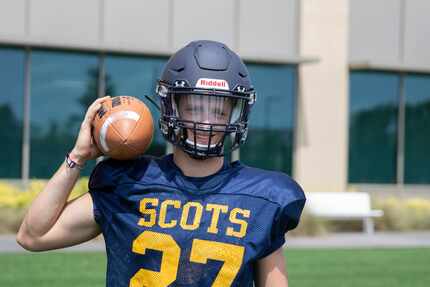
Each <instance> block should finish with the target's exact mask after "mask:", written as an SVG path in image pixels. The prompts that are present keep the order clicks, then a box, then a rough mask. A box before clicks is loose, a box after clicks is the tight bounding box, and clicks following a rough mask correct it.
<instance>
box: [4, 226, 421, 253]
mask: <svg viewBox="0 0 430 287" xmlns="http://www.w3.org/2000/svg"><path fill="white" fill-rule="evenodd" d="M286 247H287V248H376V247H377V248H405V247H410V248H412V247H429V248H430V231H424V232H405V233H404V232H402V233H400V232H376V233H375V234H373V235H368V234H364V233H335V234H328V235H325V236H318V237H288V236H287V243H286ZM104 250H105V246H104V241H103V240H92V241H90V242H87V243H83V244H81V245H78V246H74V247H69V248H64V249H62V250H61V251H65V252H69V251H104ZM3 252H27V251H25V250H24V249H23V248H22V247H21V246H19V245H18V244H17V243H16V241H15V236H14V235H0V253H3ZM54 252H58V250H56V251H54Z"/></svg>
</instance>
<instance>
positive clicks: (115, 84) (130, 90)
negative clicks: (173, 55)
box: [106, 56, 167, 156]
mask: <svg viewBox="0 0 430 287" xmlns="http://www.w3.org/2000/svg"><path fill="white" fill-rule="evenodd" d="M166 60H167V58H155V57H127V56H108V57H106V90H107V93H108V94H110V95H113V96H118V95H129V96H134V97H137V98H139V99H140V100H142V101H143V102H145V104H146V105H147V106H148V108H149V109H150V110H151V113H152V117H153V120H154V138H153V140H152V144H151V146H150V147H149V149H148V151H147V152H146V154H150V155H154V156H162V155H164V154H165V153H166V143H165V140H164V138H163V136H162V135H161V133H160V130H159V128H158V119H159V117H160V113H159V111H158V110H157V108H155V107H154V105H153V104H152V103H150V102H149V101H148V100H147V99H146V98H145V95H155V92H154V91H155V85H156V82H157V80H158V79H159V77H160V75H161V71H162V69H163V67H164V64H165V62H166ZM154 98H155V97H154ZM157 102H158V101H157Z"/></svg>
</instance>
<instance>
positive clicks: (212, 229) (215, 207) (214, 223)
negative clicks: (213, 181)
mask: <svg viewBox="0 0 430 287" xmlns="http://www.w3.org/2000/svg"><path fill="white" fill-rule="evenodd" d="M227 210H228V206H227V205H221V204H212V203H208V204H207V205H206V211H213V212H212V218H211V225H210V226H209V228H208V232H209V233H213V234H217V233H218V219H219V215H220V213H221V212H222V213H227Z"/></svg>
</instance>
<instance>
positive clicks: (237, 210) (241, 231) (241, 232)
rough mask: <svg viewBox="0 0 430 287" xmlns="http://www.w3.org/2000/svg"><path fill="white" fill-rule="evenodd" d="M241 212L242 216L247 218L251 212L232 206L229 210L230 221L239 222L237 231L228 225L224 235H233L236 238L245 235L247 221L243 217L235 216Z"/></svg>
mask: <svg viewBox="0 0 430 287" xmlns="http://www.w3.org/2000/svg"><path fill="white" fill-rule="evenodd" d="M238 214H241V215H242V216H243V217H244V218H249V216H250V214H251V212H250V211H249V210H248V209H241V208H234V209H233V210H232V211H231V212H230V222H231V223H234V224H239V225H240V229H239V231H235V230H234V229H233V227H228V228H227V231H226V235H228V236H234V237H238V238H243V237H244V236H245V235H246V229H247V228H248V222H246V221H245V220H243V219H239V218H237V215H238Z"/></svg>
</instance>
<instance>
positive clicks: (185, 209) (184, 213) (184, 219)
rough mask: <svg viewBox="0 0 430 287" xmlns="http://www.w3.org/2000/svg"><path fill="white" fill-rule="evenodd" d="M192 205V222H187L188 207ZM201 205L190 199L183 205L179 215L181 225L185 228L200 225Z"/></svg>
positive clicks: (192, 228) (194, 228)
mask: <svg viewBox="0 0 430 287" xmlns="http://www.w3.org/2000/svg"><path fill="white" fill-rule="evenodd" d="M191 207H194V208H195V209H196V213H195V215H194V218H193V223H192V224H188V215H189V213H190V208H191ZM202 212H203V206H202V205H201V204H200V203H199V202H193V201H190V202H188V203H187V204H185V205H184V207H183V210H182V216H181V223H180V225H181V227H182V229H185V230H196V229H197V228H198V227H199V226H200V221H201V219H202Z"/></svg>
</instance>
